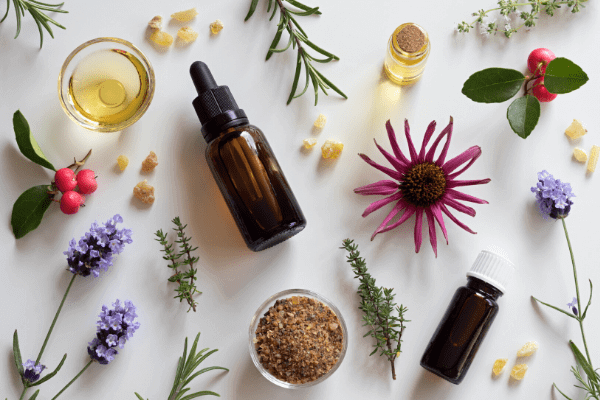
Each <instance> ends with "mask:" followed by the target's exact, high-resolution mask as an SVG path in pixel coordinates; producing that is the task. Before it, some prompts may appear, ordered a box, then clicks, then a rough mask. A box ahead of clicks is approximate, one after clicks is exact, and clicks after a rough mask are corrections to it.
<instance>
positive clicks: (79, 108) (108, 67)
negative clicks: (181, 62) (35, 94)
mask: <svg viewBox="0 0 600 400" xmlns="http://www.w3.org/2000/svg"><path fill="white" fill-rule="evenodd" d="M154 86H155V77H154V70H153V69H152V65H151V64H150V61H148V59H147V58H146V56H144V54H143V53H142V52H141V51H140V50H139V49H138V48H137V47H135V46H134V45H133V44H131V43H129V42H128V41H126V40H123V39H117V38H109V37H105V38H98V39H93V40H90V41H89V42H86V43H84V44H82V45H81V46H79V47H78V48H76V49H75V50H73V52H72V53H71V54H69V56H68V57H67V59H66V60H65V62H64V64H63V66H62V69H61V71H60V75H59V77H58V97H59V99H60V104H61V105H62V108H63V110H65V112H66V113H67V115H68V116H69V117H70V118H71V119H72V120H73V121H75V122H76V123H77V124H79V125H81V126H82V127H84V128H86V129H90V130H93V131H99V132H116V131H120V130H123V129H124V128H126V127H128V126H130V125H131V124H133V123H134V122H136V121H137V120H138V119H140V118H141V117H142V115H144V113H145V112H146V110H147V109H148V107H149V106H150V102H151V101H152V97H153V95H154Z"/></svg>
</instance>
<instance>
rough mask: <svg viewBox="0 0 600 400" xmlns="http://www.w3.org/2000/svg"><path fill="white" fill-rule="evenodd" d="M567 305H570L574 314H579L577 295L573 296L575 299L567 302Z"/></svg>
mask: <svg viewBox="0 0 600 400" xmlns="http://www.w3.org/2000/svg"><path fill="white" fill-rule="evenodd" d="M567 307H569V308H570V309H571V311H573V314H575V315H577V314H579V312H578V311H577V297H573V301H572V302H570V303H567Z"/></svg>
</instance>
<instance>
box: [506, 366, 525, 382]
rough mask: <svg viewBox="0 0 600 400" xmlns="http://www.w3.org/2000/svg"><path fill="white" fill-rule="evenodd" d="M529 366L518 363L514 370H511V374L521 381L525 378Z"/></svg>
mask: <svg viewBox="0 0 600 400" xmlns="http://www.w3.org/2000/svg"><path fill="white" fill-rule="evenodd" d="M527 368H528V367H527V364H517V365H515V366H514V367H513V369H512V371H510V376H512V377H513V378H514V379H516V380H518V381H520V380H521V379H523V378H525V374H526V373H527Z"/></svg>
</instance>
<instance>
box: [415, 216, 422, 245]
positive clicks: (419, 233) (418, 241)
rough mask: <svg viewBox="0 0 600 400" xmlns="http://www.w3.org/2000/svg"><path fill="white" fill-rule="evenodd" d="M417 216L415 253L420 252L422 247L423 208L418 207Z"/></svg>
mask: <svg viewBox="0 0 600 400" xmlns="http://www.w3.org/2000/svg"><path fill="white" fill-rule="evenodd" d="M416 211H417V216H416V218H415V253H418V252H419V250H420V249H421V243H422V242H423V238H422V236H423V235H422V233H423V209H422V208H417V210H416Z"/></svg>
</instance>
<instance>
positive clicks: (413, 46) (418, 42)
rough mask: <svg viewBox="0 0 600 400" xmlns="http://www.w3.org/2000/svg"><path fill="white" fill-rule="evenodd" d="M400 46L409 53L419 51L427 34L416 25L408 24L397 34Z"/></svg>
mask: <svg viewBox="0 0 600 400" xmlns="http://www.w3.org/2000/svg"><path fill="white" fill-rule="evenodd" d="M396 41H397V42H398V46H399V47H400V48H401V49H402V50H404V51H405V52H407V53H414V52H416V51H419V50H420V49H421V48H422V47H423V45H424V44H425V35H424V34H423V32H422V31H421V30H420V29H419V28H418V27H416V26H415V25H407V26H405V27H404V28H402V30H401V31H400V32H398V34H397V35H396Z"/></svg>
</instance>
